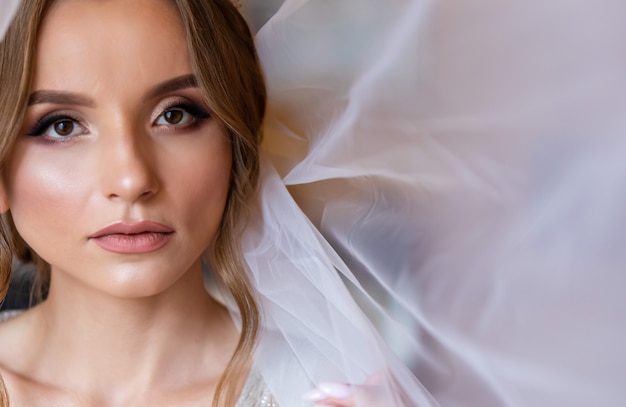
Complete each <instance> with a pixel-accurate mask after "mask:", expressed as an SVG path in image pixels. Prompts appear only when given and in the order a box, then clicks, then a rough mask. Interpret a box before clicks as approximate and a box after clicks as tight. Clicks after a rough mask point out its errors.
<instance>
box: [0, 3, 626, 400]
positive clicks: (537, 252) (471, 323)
mask: <svg viewBox="0 0 626 407" xmlns="http://www.w3.org/2000/svg"><path fill="white" fill-rule="evenodd" d="M16 3H17V2H16V1H7V0H3V3H1V4H0V33H2V32H3V30H2V29H1V28H2V27H3V26H4V23H5V22H6V21H7V20H8V19H9V16H10V11H11V10H12V9H13V6H14V5H15V4H16ZM242 3H243V7H242V12H243V13H244V15H246V17H247V18H248V20H249V21H250V24H251V26H252V27H254V29H255V31H256V32H257V35H256V38H257V46H258V50H259V54H260V57H261V61H262V64H263V67H264V70H265V73H266V77H267V83H268V89H269V113H268V116H267V120H266V130H265V137H266V139H265V142H264V146H263V162H262V183H261V185H262V187H261V189H260V192H259V199H258V201H257V206H256V207H255V210H256V216H255V217H254V222H253V223H252V224H251V225H250V226H249V228H248V229H247V231H246V233H245V234H244V236H242V244H243V246H244V249H245V258H246V260H247V262H248V264H249V267H250V271H251V273H252V279H253V282H254V284H255V286H256V287H257V289H258V292H259V298H260V302H261V305H262V308H263V313H264V319H263V321H264V324H265V325H264V330H263V334H262V336H261V339H260V342H259V347H258V350H257V352H256V354H255V363H256V365H257V367H258V368H259V369H260V371H261V373H262V375H263V377H264V379H265V381H266V383H267V385H268V387H269V388H270V389H271V391H272V393H273V394H274V395H275V396H276V399H277V401H278V403H279V404H280V405H281V406H282V407H293V406H307V405H310V404H307V402H303V401H301V400H300V394H301V393H302V392H303V391H305V390H308V389H309V388H310V387H312V386H314V385H316V384H318V383H319V382H322V381H339V382H348V383H354V384H359V383H364V382H365V381H366V380H367V378H368V377H370V376H371V375H373V374H376V375H377V383H378V387H377V388H378V389H380V391H381V392H382V395H381V397H382V400H384V401H383V402H381V403H379V404H377V405H384V406H385V407H386V406H393V405H394V404H395V405H397V406H400V405H403V406H407V405H408V406H420V407H429V406H438V405H440V406H446V407H448V406H451V407H452V406H454V407H456V406H570V407H571V406H590V405H594V406H595V405H602V406H617V405H623V404H624V403H626V390H624V386H623V382H624V378H625V377H626V352H624V351H622V350H621V346H622V344H623V343H624V341H625V340H626V328H624V325H623V323H622V319H621V318H622V316H623V315H624V314H625V311H626V297H625V296H624V294H623V291H624V287H626V273H625V272H624V268H625V266H626V250H624V249H623V246H624V244H625V243H626V227H624V225H625V224H626V219H625V217H624V215H623V212H624V210H623V207H624V206H623V205H624V204H625V203H626V159H625V158H624V156H625V153H624V151H626V150H625V149H624V147H626V136H625V131H626V114H624V110H625V108H626V52H624V50H625V49H626V24H624V23H623V22H624V21H626V3H624V2H620V1H616V0H597V1H595V2H590V1H582V0H567V1H566V0H545V1H521V0H519V1H508V2H503V1H501V0H474V1H470V2H467V1H466V2H459V1H452V0H438V1H424V0H390V1H381V0H333V1H323V0H284V1H281V0H273V1H270V0H266V1H261V0H248V1H243V2H242ZM357 404H358V406H359V407H364V406H367V404H366V403H364V402H363V401H362V400H358V403H357ZM368 407H369V406H368Z"/></svg>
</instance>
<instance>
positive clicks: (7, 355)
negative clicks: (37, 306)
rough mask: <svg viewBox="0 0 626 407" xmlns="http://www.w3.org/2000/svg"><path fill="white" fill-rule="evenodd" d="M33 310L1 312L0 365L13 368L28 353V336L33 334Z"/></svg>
mask: <svg viewBox="0 0 626 407" xmlns="http://www.w3.org/2000/svg"><path fill="white" fill-rule="evenodd" d="M35 312H36V311H35V310H28V311H24V312H20V313H15V314H14V315H7V312H6V311H5V312H3V313H2V314H1V315H0V317H1V318H2V322H0V344H2V346H0V366H2V367H4V368H5V369H6V368H9V369H11V368H15V367H17V365H19V364H20V361H23V360H24V356H25V354H28V348H27V347H28V343H29V337H30V336H32V335H33V328H34V326H33V324H34V321H33V319H34V315H33V314H34V313H35Z"/></svg>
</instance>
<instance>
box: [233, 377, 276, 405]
mask: <svg viewBox="0 0 626 407" xmlns="http://www.w3.org/2000/svg"><path fill="white" fill-rule="evenodd" d="M235 407H279V406H278V403H276V400H274V397H272V395H271V394H270V392H269V390H268V389H267V386H266V385H265V382H264V381H263V378H262V377H261V374H260V373H259V372H258V371H257V370H256V369H255V368H254V367H253V368H252V370H251V371H250V374H249V375H248V380H246V384H245V385H244V386H243V389H242V390H241V395H240V396H239V400H237V404H236V405H235Z"/></svg>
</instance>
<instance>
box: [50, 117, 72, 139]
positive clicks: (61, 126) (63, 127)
mask: <svg viewBox="0 0 626 407" xmlns="http://www.w3.org/2000/svg"><path fill="white" fill-rule="evenodd" d="M73 130H74V123H73V122H72V121H71V120H63V121H60V122H56V123H55V124H54V131H56V133H57V134H58V135H60V136H67V135H69V134H71V133H72V131H73Z"/></svg>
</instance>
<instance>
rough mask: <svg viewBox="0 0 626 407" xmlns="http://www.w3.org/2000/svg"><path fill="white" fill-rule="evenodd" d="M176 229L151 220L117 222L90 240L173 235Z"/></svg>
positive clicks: (98, 232)
mask: <svg viewBox="0 0 626 407" xmlns="http://www.w3.org/2000/svg"><path fill="white" fill-rule="evenodd" d="M172 232H174V229H172V228H170V227H169V226H165V225H162V224H160V223H158V222H153V221H151V220H142V221H140V222H116V223H113V224H112V225H109V226H107V227H105V228H102V229H100V230H99V231H97V232H95V233H94V234H92V235H91V236H89V238H97V237H102V236H107V235H116V234H123V235H134V234H138V233H172Z"/></svg>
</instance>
